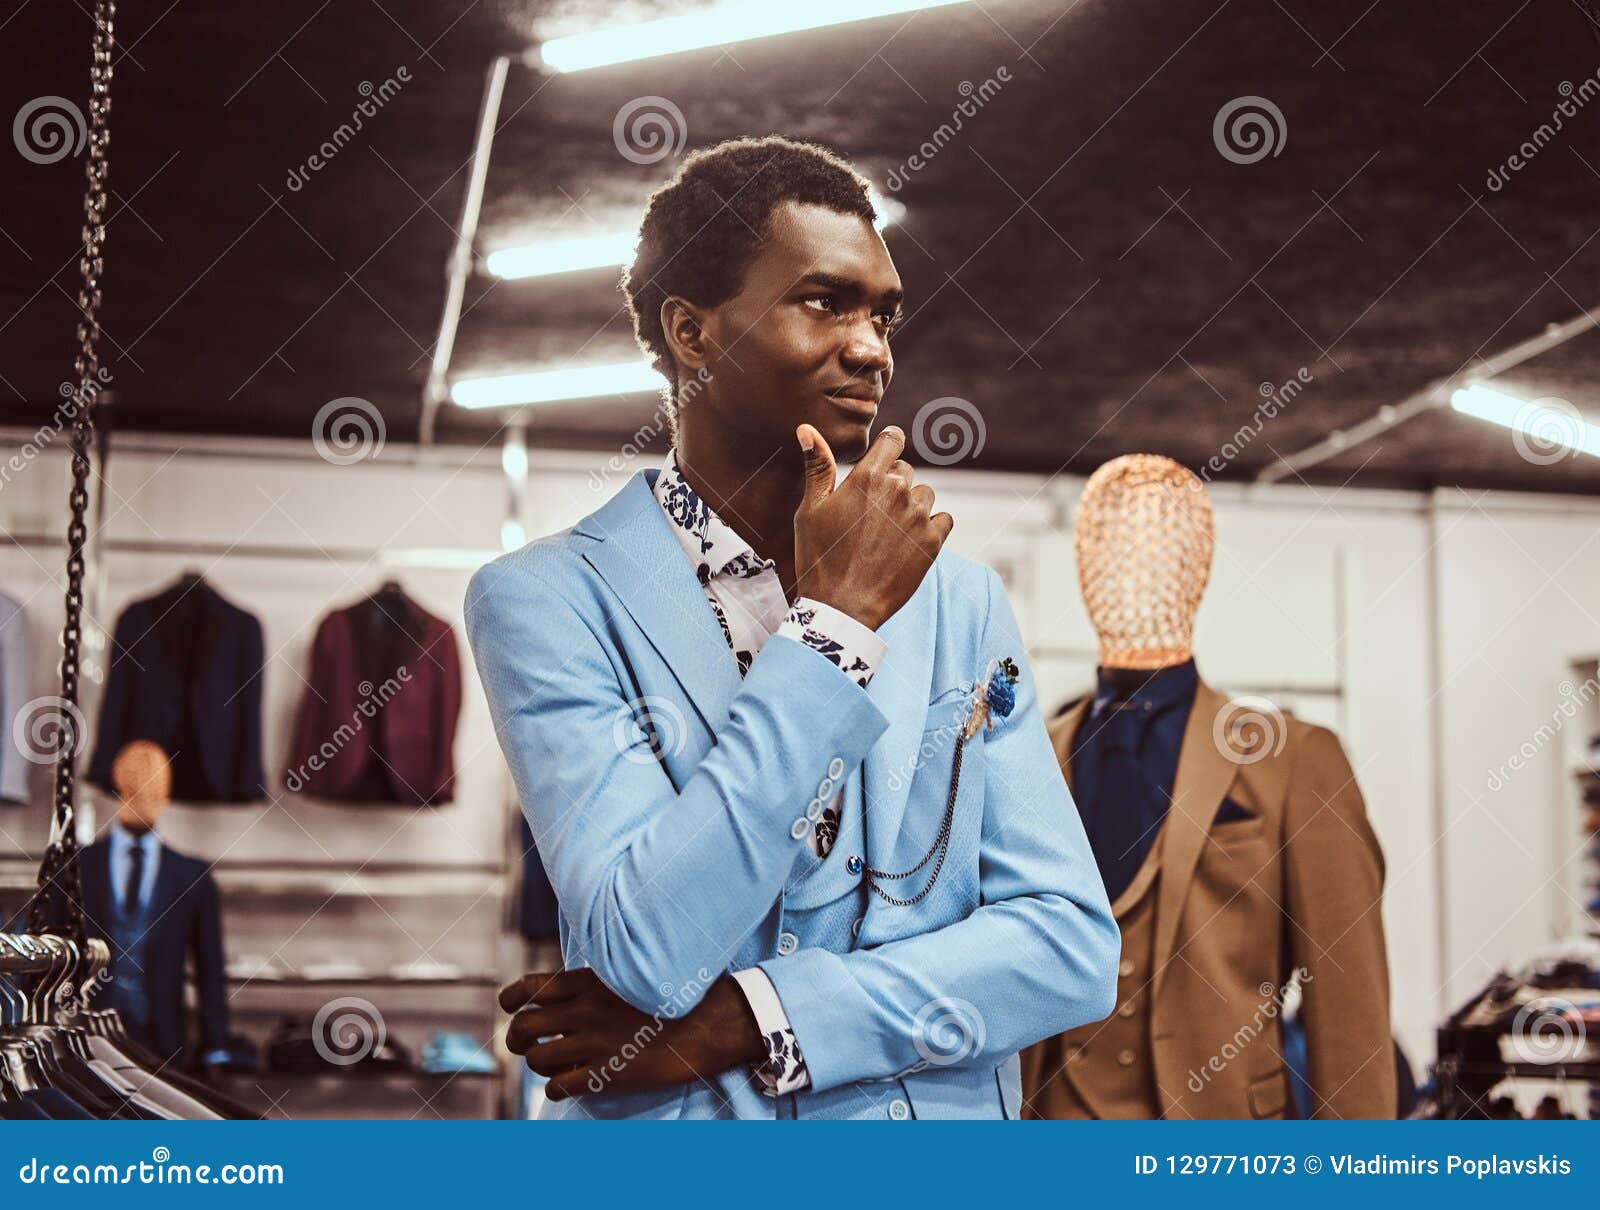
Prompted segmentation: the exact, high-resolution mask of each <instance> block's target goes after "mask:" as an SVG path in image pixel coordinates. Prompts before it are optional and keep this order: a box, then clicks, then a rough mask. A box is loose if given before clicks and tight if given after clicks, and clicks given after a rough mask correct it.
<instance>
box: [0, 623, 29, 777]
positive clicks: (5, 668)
mask: <svg viewBox="0 0 1600 1210" xmlns="http://www.w3.org/2000/svg"><path fill="white" fill-rule="evenodd" d="M3 607H4V610H5V616H4V620H3V621H0V720H3V721H4V722H5V723H6V724H7V732H6V734H5V735H4V736H3V737H0V742H3V743H4V745H5V748H4V752H3V753H0V798H3V799H6V800H7V801H9V802H19V803H25V802H27V801H28V771H29V770H30V769H31V768H33V765H32V762H30V761H29V760H28V759H27V757H25V756H23V754H22V749H21V747H20V746H19V745H18V744H17V741H16V725H17V721H18V719H19V718H20V717H21V715H22V708H23V707H24V706H26V705H27V704H28V702H29V701H31V700H32V698H33V688H32V677H33V668H32V663H33V644H32V643H31V642H30V641H29V637H28V613H27V610H25V609H24V608H23V607H22V604H21V602H19V601H14V600H11V599H10V598H6V600H5V601H4V602H3Z"/></svg>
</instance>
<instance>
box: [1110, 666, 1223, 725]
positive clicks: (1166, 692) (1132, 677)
mask: <svg viewBox="0 0 1600 1210" xmlns="http://www.w3.org/2000/svg"><path fill="white" fill-rule="evenodd" d="M1199 684H1200V673H1199V671H1198V670H1197V669H1196V668H1195V663H1194V659H1193V658H1192V657H1191V658H1190V659H1187V660H1185V661H1184V662H1183V663H1181V664H1173V665H1171V666H1169V667H1166V668H1155V669H1151V670H1150V671H1148V672H1144V671H1134V670H1132V669H1127V668H1101V669H1100V670H1099V675H1098V677H1097V678H1096V685H1095V692H1094V710H1093V713H1094V714H1096V715H1098V714H1100V713H1101V712H1102V711H1104V710H1105V709H1106V707H1107V706H1109V705H1110V704H1111V703H1112V702H1127V703H1130V704H1131V705H1132V706H1135V707H1137V708H1138V710H1139V712H1140V713H1141V714H1145V715H1148V716H1152V717H1153V716H1154V715H1156V714H1158V713H1161V712H1162V711H1165V710H1167V709H1168V708H1170V707H1172V706H1176V705H1179V704H1181V703H1187V702H1192V701H1193V700H1194V694H1195V690H1196V689H1197V688H1198V687H1199Z"/></svg>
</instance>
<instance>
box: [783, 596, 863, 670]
mask: <svg viewBox="0 0 1600 1210" xmlns="http://www.w3.org/2000/svg"><path fill="white" fill-rule="evenodd" d="M778 633H779V634H781V635H783V636H785V637H786V638H791V639H793V640H794V641H795V642H797V643H802V644H804V645H805V646H807V647H809V648H811V649H812V650H813V651H817V652H820V653H821V654H822V655H824V656H826V657H827V658H828V659H829V660H831V661H833V663H834V664H835V665H836V666H837V667H838V669H839V671H841V672H843V673H844V674H845V675H846V676H848V677H849V678H850V679H851V680H853V681H854V682H855V683H856V684H858V685H860V686H861V687H862V688H863V689H865V688H866V687H867V682H868V681H870V680H871V679H872V674H873V673H874V672H876V671H877V670H878V665H879V664H880V663H882V662H883V656H884V653H885V652H886V651H888V650H889V644H888V643H886V642H884V640H883V638H882V637H881V636H880V635H879V634H878V632H877V631H875V630H873V629H871V628H870V627H868V626H866V625H865V624H864V623H862V622H858V621H857V620H856V619H855V618H853V617H851V616H850V615H849V614H847V613H845V612H844V611H843V610H842V609H835V608H834V607H833V606H832V605H825V604H823V603H822V602H821V601H814V600H812V599H811V598H810V597H796V598H795V602H794V604H793V605H792V606H790V608H789V614H788V616H787V617H785V618H784V619H783V624H782V625H780V626H779V627H778Z"/></svg>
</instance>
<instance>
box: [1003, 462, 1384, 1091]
mask: <svg viewBox="0 0 1600 1210" xmlns="http://www.w3.org/2000/svg"><path fill="white" fill-rule="evenodd" d="M1215 546H1216V534H1215V521H1214V515H1213V513H1212V508H1211V503H1210V500H1209V499H1208V498H1207V496H1206V491H1205V486H1204V484H1202V483H1201V482H1200V480H1199V479H1198V478H1196V477H1195V476H1194V475H1193V474H1191V473H1190V472H1189V471H1188V470H1186V469H1185V468H1184V467H1182V466H1181V465H1179V464H1178V463H1176V462H1174V461H1172V460H1171V459H1170V458H1163V457H1158V456H1155V455H1149V454H1133V455H1128V456H1125V457H1121V458H1116V459H1113V460H1112V461H1110V462H1108V463H1106V464H1105V465H1104V466H1102V467H1100V468H1099V469H1098V470H1096V471H1095V473H1094V474H1093V475H1091V476H1090V478H1089V481H1088V483H1087V484H1086V485H1085V487H1084V492H1083V496H1082V498H1081V500H1080V501H1079V506H1078V512H1077V517H1076V522H1075V550H1076V554H1077V560H1078V578H1079V586H1080V588H1081V590H1082V593H1083V599H1084V605H1085V608H1086V609H1087V611H1088V615H1089V620H1090V623H1091V624H1092V625H1093V626H1094V629H1095V632H1096V634H1097V636H1098V639H1099V664H1100V666H1099V669H1098V673H1097V684H1096V690H1095V693H1094V694H1093V695H1092V696H1091V697H1088V698H1085V699H1083V700H1082V701H1080V702H1078V703H1076V704H1075V705H1074V706H1072V707H1071V708H1070V709H1068V710H1067V711H1065V712H1064V713H1062V714H1061V715H1059V716H1057V717H1056V718H1055V719H1054V720H1052V722H1051V723H1050V724H1049V729H1050V736H1051V740H1052V742H1053V743H1054V745H1055V749H1056V755H1057V758H1058V759H1059V760H1060V762H1061V767H1062V772H1063V775H1064V776H1065V777H1066V779H1067V783H1068V785H1069V787H1070V788H1071V789H1072V791H1073V797H1074V801H1075V802H1076V803H1077V805H1078V808H1079V812H1080V815H1081V816H1082V818H1083V822H1084V828H1085V831H1086V832H1087V833H1088V835H1089V839H1090V845H1091V848H1092V849H1093V850H1094V855H1095V860H1096V862H1097V863H1098V864H1099V866H1100V870H1101V876H1102V878H1103V879H1104V881H1105V884H1106V891H1107V894H1108V896H1109V897H1110V898H1111V901H1112V910H1113V912H1114V913H1115V915H1116V917H1117V923H1118V926H1119V928H1120V929H1121V931H1122V942H1123V948H1122V960H1121V963H1120V966H1119V968H1118V1004H1117V1008H1116V1009H1115V1010H1114V1012H1113V1014H1112V1015H1111V1016H1110V1017H1108V1018H1106V1020H1104V1021H1101V1022H1097V1023H1094V1024H1090V1025H1086V1026H1081V1027H1079V1028H1078V1029H1076V1030H1072V1031H1071V1032H1069V1033H1066V1034H1062V1035H1060V1036H1058V1037H1055V1038H1050V1039H1046V1040H1045V1041H1044V1042H1041V1043H1039V1044H1037V1045H1036V1046H1033V1047H1030V1048H1029V1049H1028V1050H1027V1051H1025V1052H1024V1053H1023V1064H1022V1078H1023V1096H1024V1115H1025V1116H1029V1117H1047V1118H1154V1117H1164V1118H1251V1117H1255V1118H1268V1117H1284V1116H1288V1114H1289V1113H1290V1112H1291V1109H1290V1104H1291V1102H1290V1096H1289V1082H1288V1081H1289V1076H1288V1073H1287V1070H1286V1068H1285V1064H1284V1060H1283V1046H1282V1033H1281V1029H1282V1026H1281V1009H1282V1001H1283V995H1284V992H1285V990H1286V989H1287V988H1288V987H1289V986H1290V985H1291V984H1292V983H1295V982H1298V984H1299V986H1300V992H1301V1017H1302V1020H1303V1021H1304V1023H1305V1026H1306V1033H1307V1041H1308V1062H1307V1070H1308V1078H1309V1081H1310V1084H1311V1090H1310V1091H1311V1097H1310V1103H1311V1106H1312V1111H1313V1115H1314V1116H1317V1117H1330V1118H1331V1117H1345V1118H1350V1117H1358V1118H1374V1117H1392V1116H1393V1115H1394V1106H1395V1076H1394V1060H1393V1048H1392V1040H1391V1037H1390V1032H1389V996H1388V966H1387V959H1386V956H1385V949H1384V939H1383V926H1382V920H1381V913H1380V911H1379V899H1380V896H1381V894H1382V887H1383V856H1382V852H1381V850H1380V849H1379V846H1378V842H1377V838H1376V836H1375V835H1374V834H1373V832H1372V829H1371V827H1370V825H1369V824H1368V822H1367V818H1366V810H1365V806H1364V804H1363V802H1362V799H1361V794H1360V791H1359V789H1358V788H1357V787H1356V784H1355V779H1354V775H1353V773H1352V772H1351V770H1350V765H1349V761H1348V760H1347V759H1346V757H1345V755H1344V751H1343V749H1342V748H1341V746H1340V744H1339V741H1338V739H1337V737H1335V736H1334V735H1333V733H1332V732H1330V731H1327V730H1326V729H1324V728H1321V727H1314V726H1310V725H1308V724H1306V723H1303V722H1300V721H1299V720H1296V719H1292V718H1289V717H1287V716H1285V715H1282V714H1280V713H1278V712H1277V711H1275V710H1273V709H1271V708H1266V709H1263V708H1262V706H1263V704H1262V703H1259V702H1258V703H1251V704H1246V703H1244V702H1230V701H1229V700H1228V699H1227V698H1226V697H1225V696H1224V695H1222V694H1220V693H1217V692H1216V691H1215V690H1213V689H1211V688H1210V687H1209V686H1208V685H1206V684H1205V682H1204V681H1203V680H1201V679H1200V676H1199V672H1198V669H1197V667H1196V664H1195V660H1194V653H1193V643H1194V622H1195V615H1196V613H1197V612H1198V610H1199V607H1200V602H1201V598H1202V597H1203V595H1204V592H1205V587H1206V583H1207V581H1208V580H1209V578H1210V574H1211V562H1212V556H1213V553H1214V550H1215Z"/></svg>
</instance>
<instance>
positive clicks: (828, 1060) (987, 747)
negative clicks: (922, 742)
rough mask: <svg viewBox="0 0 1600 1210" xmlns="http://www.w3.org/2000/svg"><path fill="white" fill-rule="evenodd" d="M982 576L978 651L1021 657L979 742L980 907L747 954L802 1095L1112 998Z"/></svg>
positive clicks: (1108, 968) (979, 1045)
mask: <svg viewBox="0 0 1600 1210" xmlns="http://www.w3.org/2000/svg"><path fill="white" fill-rule="evenodd" d="M987 583H988V594H989V613H988V620H987V622H986V624H985V639H984V643H983V646H982V648H981V650H982V652H983V654H984V656H985V658H986V659H987V658H991V657H992V658H1000V657H1003V656H1011V657H1012V658H1013V659H1015V660H1016V661H1017V663H1019V664H1022V665H1024V667H1023V674H1022V677H1021V678H1020V679H1019V681H1018V683H1017V686H1016V704H1015V706H1014V707H1013V709H1012V712H1011V714H1010V715H1009V716H1008V717H1006V718H1004V719H996V721H995V727H994V729H993V730H992V731H990V732H988V733H987V735H986V736H985V740H984V751H983V765H984V803H985V808H984V819H983V830H982V841H981V845H982V847H981V852H980V855H979V893H980V905H979V906H978V907H977V909H976V910H974V911H973V912H972V913H971V914H970V915H969V916H967V917H966V919H964V920H961V921H958V922H956V923H954V924H950V925H946V926H945V927H943V928H940V929H935V930H933V931H930V932H926V933H923V934H921V935H919V936H913V937H907V938H905V939H903V940H900V941H892V942H889V943H887V944H884V945H879V946H876V947H874V948H871V949H860V950H853V951H851V952H849V953H843V954H840V953H832V952H830V951H828V950H824V949H814V948H804V949H800V950H797V951H795V953H793V954H791V955H789V956H788V957H784V958H774V959H771V960H768V961H765V962H762V963H760V964H759V966H760V969H761V970H762V971H763V972H764V973H765V974H766V975H767V976H768V977H769V978H770V979H771V980H772V983H773V986H774V987H775V988H776V990H777V993H778V998H779V999H780V1000H781V1001H782V1004H783V1010H784V1012H785V1013H786V1014H787V1016H788V1019H789V1022H790V1024H791V1027H792V1028H793V1030H794V1034H795V1038H796V1040H797V1042H798V1046H799V1049H800V1051H801V1052H802V1053H803V1054H804V1056H805V1061H806V1068H807V1071H808V1074H809V1076H810V1084H811V1087H812V1088H813V1089H814V1090H817V1091H824V1090H826V1089H829V1088H834V1087H838V1086H839V1085H841V1084H845V1083H849V1082H851V1081H854V1080H873V1079H886V1078H889V1077H892V1076H897V1075H904V1074H907V1073H909V1072H910V1071H913V1070H918V1069H921V1068H924V1067H928V1066H939V1065H943V1064H955V1063H960V1064H963V1065H975V1064H982V1063H990V1064H998V1063H999V1062H1001V1061H1002V1060H1004V1059H1006V1058H1008V1057H1009V1056H1010V1055H1012V1054H1013V1053H1015V1052H1017V1051H1019V1050H1021V1049H1022V1048H1023V1047H1025V1046H1030V1045H1032V1044H1033V1043H1035V1042H1037V1041H1039V1040H1041V1039H1042V1038H1047V1037H1051V1036H1053V1035H1055V1034H1058V1033H1063V1032H1065V1031H1066V1030H1068V1029H1072V1028H1074V1027H1076V1026H1078V1025H1082V1024H1084V1023H1086V1022H1089V1021H1097V1020H1100V1019H1101V1018H1103V1017H1105V1016H1106V1015H1108V1014H1109V1013H1110V1012H1111V1011H1112V1009H1113V1007H1114V1006H1115V1003H1116V989H1117V962H1118V959H1119V957H1120V950H1121V936H1120V934H1119V931H1118V929H1117V924H1116V918H1115V917H1114V916H1113V915H1112V914H1111V906H1110V904H1109V903H1108V902H1107V899H1106V892H1105V886H1104V883H1103V882H1102V881H1101V878H1100V872H1099V869H1098V868H1097V866H1096V865H1095V862H1094V856H1093V853H1092V852H1091V850H1090V848H1089V842H1088V839H1087V837H1086V836H1085V834H1084V830H1083V823H1082V821H1081V820H1080V818H1079V816H1078V811H1077V808H1076V807H1075V806H1074V804H1073V802H1072V797H1071V794H1070V792H1069V791H1068V790H1067V786H1066V782H1065V780H1064V779H1063V777H1062V774H1061V768H1060V765H1059V763H1058V762H1057V760H1056V756H1055V752H1054V749H1053V748H1052V747H1051V744H1050V738H1049V735H1048V734H1047V733H1046V731H1045V727H1044V721H1043V719H1042V718H1041V716H1040V714H1039V708H1038V703H1037V700H1036V695H1035V691H1034V686H1033V683H1032V670H1031V669H1030V668H1028V667H1027V666H1026V657H1025V654H1024V645H1023V642H1022V637H1021V635H1020V633H1019V632H1018V630H1017V625H1016V619H1015V618H1014V616H1013V615H1012V612H1011V607H1010V605H1009V603H1008V602H1007V601H1006V599H1005V593H1004V590H1003V589H1002V588H1001V587H1000V584H999V581H998V579H997V577H995V575H994V573H993V572H992V571H991V572H988V573H987ZM917 886H918V887H919V888H920V886H921V884H920V883H918V884H917ZM897 910H900V911H907V912H915V911H916V910H917V908H916V907H915V906H913V907H908V908H901V909H897Z"/></svg>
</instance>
